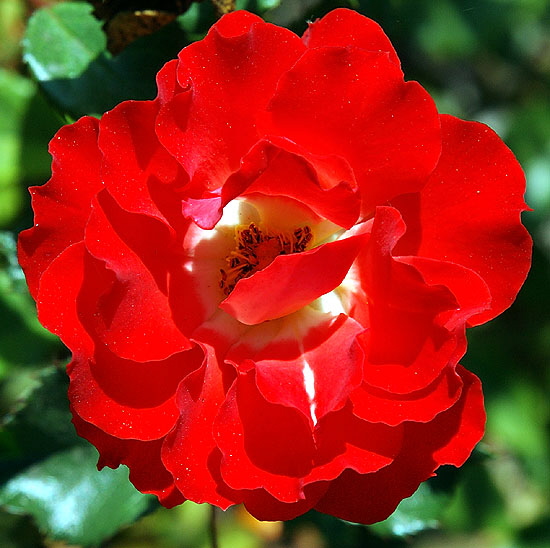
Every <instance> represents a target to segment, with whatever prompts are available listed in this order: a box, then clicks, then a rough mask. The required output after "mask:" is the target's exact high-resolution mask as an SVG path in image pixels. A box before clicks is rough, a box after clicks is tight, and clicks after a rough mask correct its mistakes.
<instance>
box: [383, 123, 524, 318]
mask: <svg viewBox="0 0 550 548" xmlns="http://www.w3.org/2000/svg"><path fill="white" fill-rule="evenodd" d="M441 123H442V135H443V152H442V155H441V158H440V160H439V163H438V165H437V168H436V170H435V171H434V173H433V174H432V176H431V177H430V179H429V181H428V184H427V185H426V187H425V188H424V189H423V190H422V192H421V193H420V194H418V195H411V196H405V197H402V198H400V199H399V200H396V201H395V202H394V204H393V205H395V207H397V208H398V209H399V210H400V211H401V213H402V215H403V218H404V219H405V222H406V224H407V226H408V227H410V230H409V231H408V233H407V235H405V237H404V238H403V239H402V241H401V242H400V243H399V244H398V246H397V248H396V253H399V254H403V255H417V254H418V255H423V256H425V257H432V258H435V259H442V260H445V261H451V262H455V263H458V264H460V265H463V266H465V267H467V268H469V269H471V270H473V271H475V272H477V273H478V274H479V275H480V276H481V277H482V278H483V280H484V281H485V282H486V283H487V285H488V287H489V291H490V293H491V297H492V301H491V306H490V309H488V310H486V311H484V312H480V313H479V314H477V315H476V316H475V317H473V318H471V319H470V320H469V323H470V325H478V324H481V323H484V322H486V321H488V320H490V319H491V318H494V317H495V316H497V315H498V314H500V313H501V312H502V311H503V310H505V309H506V308H508V307H509V306H510V304H511V303H512V301H513V300H514V298H515V296H516V294H517V292H518V290H519V288H520V287H521V285H522V284H523V282H524V280H525V277H526V275H527V272H528V270H529V266H530V262H531V261H530V259H531V245H532V241H531V238H530V236H529V234H528V233H527V230H526V229H525V228H524V227H523V226H522V224H521V219H520V213H521V212H522V211H525V210H526V209H527V206H526V205H525V202H524V200H523V193H524V191H525V176H524V174H523V172H522V170H521V167H520V165H519V164H518V162H517V160H516V159H515V158H514V155H513V154H512V152H511V151H510V150H509V149H508V148H507V147H506V145H505V144H504V143H503V142H502V141H501V140H500V139H499V137H498V136H497V135H496V134H495V133H494V132H493V131H492V130H491V129H489V128H488V127H487V126H485V125H483V124H480V123H477V122H464V121H462V120H458V119H456V118H453V117H452V116H441Z"/></svg>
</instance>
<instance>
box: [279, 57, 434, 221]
mask: <svg viewBox="0 0 550 548" xmlns="http://www.w3.org/2000/svg"><path fill="white" fill-rule="evenodd" d="M269 110H270V112H271V118H272V119H271V124H270V125H269V126H268V127H269V129H270V131H271V132H274V133H276V134H279V135H284V136H285V137H287V138H289V139H291V140H293V141H295V142H296V143H298V144H299V145H300V146H302V147H304V148H306V149H308V150H309V151H311V152H312V153H314V154H320V155H324V154H336V155H338V156H342V157H343V158H345V159H346V160H348V161H349V163H350V165H351V166H352V168H353V169H354V171H355V175H356V178H357V182H358V183H359V187H360V189H361V194H362V199H363V212H364V214H365V215H366V214H371V213H372V211H373V210H374V207H375V206H376V205H380V204H383V203H385V202H386V201H387V200H389V199H391V198H392V197H394V196H396V195H398V194H403V193H406V192H414V191H417V190H420V189H421V188H422V187H423V186H424V184H425V181H426V176H427V175H429V174H430V173H431V172H432V170H433V168H434V167H435V165H436V163H437V160H438V158H439V155H440V151H441V138H440V129H439V118H438V115H437V111H436V109H435V106H434V104H433V101H432V99H431V98H430V96H429V95H428V93H427V92H426V91H425V90H424V89H423V88H422V87H420V86H419V85H418V84H417V83H416V82H406V83H405V82H404V81H403V74H402V73H401V70H400V69H399V67H398V66H397V65H396V64H395V63H393V62H392V61H390V59H389V56H388V54H387V53H380V52H367V51H364V50H359V49H356V48H353V47H352V46H350V47H347V48H339V47H338V48H337V47H332V48H329V47H323V48H315V49H310V50H308V51H306V52H305V53H304V55H302V57H300V59H299V60H298V61H297V62H296V64H295V65H294V66H293V67H292V68H291V69H290V70H289V71H288V72H286V73H285V74H284V75H283V77H282V78H281V81H280V82H279V85H278V87H277V92H276V94H275V96H274V98H273V100H272V101H271V103H270V104H269Z"/></svg>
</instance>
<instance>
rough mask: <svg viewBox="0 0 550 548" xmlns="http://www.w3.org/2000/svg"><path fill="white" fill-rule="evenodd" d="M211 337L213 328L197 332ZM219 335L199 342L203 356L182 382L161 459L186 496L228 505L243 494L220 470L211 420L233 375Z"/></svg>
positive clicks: (239, 499) (226, 506) (222, 337)
mask: <svg viewBox="0 0 550 548" xmlns="http://www.w3.org/2000/svg"><path fill="white" fill-rule="evenodd" d="M212 337H216V334H215V333H212V332H211V333H209V334H208V335H204V336H203V337H201V338H202V339H203V341H204V340H205V339H208V340H210V342H211V343H214V340H213V339H212ZM217 337H218V340H217V341H216V342H217V344H215V345H214V344H206V343H205V342H201V344H200V346H201V348H202V350H203V355H204V361H203V363H202V365H201V367H200V368H199V369H197V370H196V371H195V372H193V373H191V374H190V375H189V376H187V377H186V378H185V380H184V381H183V382H182V384H181V386H180V389H179V391H178V409H179V415H180V417H179V420H178V423H177V425H176V427H175V428H174V431H173V432H172V433H171V434H170V435H169V436H167V438H166V442H165V444H164V447H163V450H162V461H163V462H164V464H165V466H166V468H167V469H168V470H169V471H170V473H171V474H172V476H173V477H174V480H175V483H176V486H177V487H178V489H179V490H180V491H181V492H182V493H183V495H184V496H185V497H186V498H188V499H191V500H193V501H194V502H198V503H202V502H208V503H210V504H215V505H216V506H219V507H221V508H223V509H226V508H228V507H229V506H231V505H232V504H235V503H239V502H242V500H241V496H240V495H239V494H238V493H236V492H234V491H233V490H232V489H231V488H229V487H228V486H227V485H226V484H225V483H224V480H223V479H222V478H221V476H220V472H219V468H220V465H219V460H220V454H219V450H218V448H217V446H216V442H215V440H214V432H215V430H216V428H215V427H214V429H213V426H212V425H213V423H214V419H215V418H216V416H217V414H218V411H219V410H220V407H221V406H222V404H223V402H224V400H225V399H226V392H227V390H228V388H229V385H230V383H231V381H232V380H233V378H234V372H233V368H232V367H230V366H227V365H225V364H224V363H223V361H221V360H220V357H219V355H218V354H217V352H216V349H217V350H218V351H219V353H221V354H223V350H222V349H223V347H224V346H225V345H226V344H227V342H226V341H225V337H224V335H223V334H220V335H217ZM224 428H225V426H224Z"/></svg>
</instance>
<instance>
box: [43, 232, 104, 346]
mask: <svg viewBox="0 0 550 548" xmlns="http://www.w3.org/2000/svg"><path fill="white" fill-rule="evenodd" d="M85 255H88V253H87V251H86V249H85V248H84V244H83V242H79V243H75V244H72V245H70V246H69V247H67V248H66V249H65V250H64V251H63V252H62V253H61V254H60V255H58V256H57V258H56V259H55V260H54V261H53V262H51V263H50V265H49V266H48V268H47V269H46V270H45V271H44V273H43V274H42V276H41V278H40V287H39V291H38V294H37V295H36V302H37V309H38V318H39V319H40V322H41V323H42V325H43V326H44V327H46V328H47V329H49V330H50V331H51V332H52V333H55V334H56V335H57V336H58V337H59V338H60V339H61V340H62V341H63V342H64V343H65V344H66V345H67V346H68V347H69V348H70V349H71V350H72V351H73V352H75V353H83V354H90V353H92V352H93V349H94V343H93V341H92V339H91V337H90V335H89V334H88V333H87V332H86V330H85V328H84V326H83V324H82V320H81V318H80V316H79V311H78V307H77V299H78V294H79V292H80V289H81V286H82V283H83V281H84V257H85Z"/></svg>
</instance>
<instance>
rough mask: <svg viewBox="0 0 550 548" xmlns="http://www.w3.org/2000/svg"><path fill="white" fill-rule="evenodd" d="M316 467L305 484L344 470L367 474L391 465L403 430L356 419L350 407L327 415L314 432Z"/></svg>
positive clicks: (335, 474)
mask: <svg viewBox="0 0 550 548" xmlns="http://www.w3.org/2000/svg"><path fill="white" fill-rule="evenodd" d="M315 441H316V445H317V454H316V459H315V467H314V469H313V470H312V471H311V473H310V474H308V476H307V477H306V478H305V480H304V481H305V482H308V483H309V482H311V481H327V480H333V479H335V478H337V477H338V476H339V475H340V474H341V473H342V472H343V471H344V470H347V469H350V470H355V471H356V472H358V473H359V474H370V473H372V472H376V471H377V470H380V469H382V468H384V467H386V466H388V465H390V464H391V463H392V462H393V460H394V458H395V457H396V455H397V454H398V452H399V450H400V449H401V445H402V441H403V428H402V427H397V428H390V427H389V426H386V425H383V424H373V423H372V422H368V421H365V420H361V419H359V418H358V417H357V416H355V415H354V414H353V413H352V408H351V405H349V404H348V405H347V406H346V407H344V408H343V409H341V410H340V411H338V412H335V413H330V414H329V415H327V416H326V417H325V418H323V419H322V420H320V421H319V427H318V429H317V430H316V431H315Z"/></svg>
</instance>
